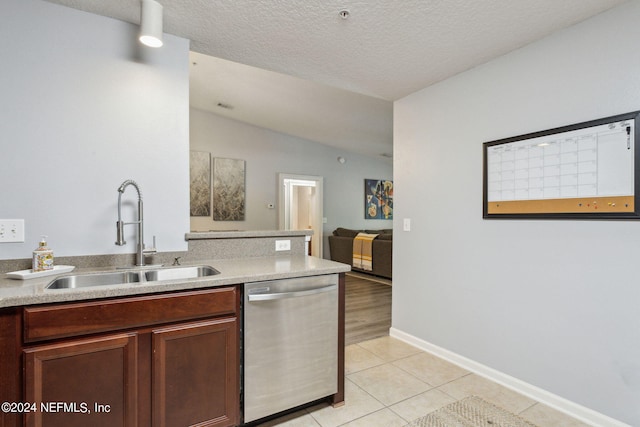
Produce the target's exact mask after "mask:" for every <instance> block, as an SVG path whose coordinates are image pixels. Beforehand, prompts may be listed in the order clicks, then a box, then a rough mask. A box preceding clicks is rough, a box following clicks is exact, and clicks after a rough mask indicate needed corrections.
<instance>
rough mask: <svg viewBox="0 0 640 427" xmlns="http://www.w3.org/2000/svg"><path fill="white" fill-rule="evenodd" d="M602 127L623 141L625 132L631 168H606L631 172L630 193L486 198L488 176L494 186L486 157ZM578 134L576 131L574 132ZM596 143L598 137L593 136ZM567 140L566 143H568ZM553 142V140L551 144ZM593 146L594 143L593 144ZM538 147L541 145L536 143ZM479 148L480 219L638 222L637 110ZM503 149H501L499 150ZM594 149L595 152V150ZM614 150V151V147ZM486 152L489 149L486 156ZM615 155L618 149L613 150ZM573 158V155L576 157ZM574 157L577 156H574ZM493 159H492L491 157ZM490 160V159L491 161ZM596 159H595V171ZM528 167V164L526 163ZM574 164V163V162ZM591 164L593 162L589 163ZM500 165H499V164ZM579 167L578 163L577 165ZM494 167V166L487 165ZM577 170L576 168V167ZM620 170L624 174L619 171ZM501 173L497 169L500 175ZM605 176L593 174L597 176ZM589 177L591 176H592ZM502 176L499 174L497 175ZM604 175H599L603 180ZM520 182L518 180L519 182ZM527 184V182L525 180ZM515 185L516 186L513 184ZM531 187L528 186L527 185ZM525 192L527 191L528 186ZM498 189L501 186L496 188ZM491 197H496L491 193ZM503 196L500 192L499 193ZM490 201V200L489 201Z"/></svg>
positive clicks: (639, 121) (639, 134) (639, 137)
mask: <svg viewBox="0 0 640 427" xmlns="http://www.w3.org/2000/svg"><path fill="white" fill-rule="evenodd" d="M629 123H631V124H629ZM604 125H606V126H607V128H608V129H611V130H612V131H611V132H612V133H614V132H616V128H615V127H616V126H618V129H617V131H618V132H619V133H620V134H619V135H621V136H617V138H621V137H622V138H623V137H624V134H625V133H626V135H627V137H626V144H627V149H629V150H632V152H631V153H630V156H631V159H629V161H632V162H633V165H632V166H630V167H626V168H620V170H616V168H610V169H608V170H607V173H611V174H622V173H627V174H628V173H632V174H633V177H632V178H630V181H629V182H632V183H633V189H632V191H630V192H629V193H630V194H625V195H620V196H616V195H602V196H600V195H588V196H579V197H562V196H561V197H558V198H549V199H545V198H542V199H534V198H529V199H526V200H525V199H519V198H517V197H514V198H513V199H507V200H497V199H495V198H491V197H490V196H489V193H490V191H489V190H490V189H489V179H490V178H489V175H490V174H491V175H492V178H491V179H492V181H491V183H492V186H494V187H497V186H498V185H497V184H495V182H496V181H495V176H496V175H495V171H493V170H492V171H491V172H490V171H489V168H490V166H489V165H488V162H489V158H488V157H489V156H496V155H497V154H495V153H497V152H498V151H499V150H501V149H502V150H508V149H513V150H516V149H525V147H524V145H525V144H527V143H530V144H529V148H528V149H531V148H532V146H533V145H535V142H534V141H529V140H534V139H538V140H544V138H549V137H553V138H555V136H556V135H557V137H558V141H562V138H563V135H562V134H567V135H574V134H579V132H588V131H589V128H596V127H598V129H603V127H602V126H604ZM574 131H579V132H574ZM595 138H596V140H597V138H599V136H596V137H595ZM569 140H570V138H567V139H566V141H569ZM554 142H555V141H554ZM596 144H597V142H596ZM537 145H538V146H542V145H545V144H537ZM546 145H549V144H546ZM482 146H483V156H482V158H483V160H482V161H483V215H482V216H483V218H484V219H574V220H575V219H606V220H618V219H621V220H637V219H640V203H639V202H640V198H639V192H640V157H639V156H640V111H634V112H630V113H625V114H619V115H615V116H610V117H606V118H602V119H597V120H591V121H587V122H582V123H577V124H572V125H568V126H562V127H558V128H554V129H548V130H544V131H540V132H533V133H528V134H524V135H519V136H514V137H510V138H504V139H499V140H495V141H488V142H484V143H483V144H482ZM499 146H504V147H499ZM597 149H598V148H597V147H596V151H597ZM616 149H617V148H616ZM489 150H492V151H491V153H489ZM617 152H618V153H619V152H620V150H618V151H617ZM596 155H597V154H596ZM576 156H577V154H576ZM576 158H577V157H576ZM492 159H495V157H492ZM492 161H493V160H492ZM598 161H599V158H597V159H596V160H595V163H596V168H597V164H598ZM529 162H530V163H529V164H531V161H529ZM576 162H578V160H576ZM592 163H593V162H592ZM502 164H504V163H501V165H502ZM577 164H579V163H577ZM491 167H492V168H494V167H495V166H494V163H492V164H491ZM576 167H578V166H576ZM622 169H624V171H623V170H622ZM531 171H532V169H528V170H527V173H530V172H531ZM501 173H502V170H501V169H500V174H501ZM600 173H603V174H604V173H605V172H601V171H599V170H598V171H597V173H596V175H597V174H600ZM592 175H593V174H592ZM500 176H502V175H500ZM604 178H606V175H604V176H603V179H604ZM596 179H600V175H597V178H596ZM521 182H522V181H521ZM529 182H531V181H529ZM516 185H517V184H516ZM529 185H531V184H529ZM528 188H529V189H528V190H527V191H530V190H531V189H530V187H528ZM500 190H502V187H500ZM491 194H492V195H495V194H497V193H496V192H492V193H491ZM501 194H504V193H501ZM490 199H491V200H490Z"/></svg>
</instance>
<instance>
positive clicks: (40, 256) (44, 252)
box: [33, 236, 53, 273]
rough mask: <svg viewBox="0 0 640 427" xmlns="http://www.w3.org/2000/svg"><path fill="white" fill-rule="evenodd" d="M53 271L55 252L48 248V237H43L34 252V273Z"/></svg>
mask: <svg viewBox="0 0 640 427" xmlns="http://www.w3.org/2000/svg"><path fill="white" fill-rule="evenodd" d="M47 270H53V251H52V250H51V249H49V247H48V246H47V236H42V240H41V241H40V244H39V245H38V247H37V248H36V249H35V250H34V251H33V272H34V273H35V272H38V271H47Z"/></svg>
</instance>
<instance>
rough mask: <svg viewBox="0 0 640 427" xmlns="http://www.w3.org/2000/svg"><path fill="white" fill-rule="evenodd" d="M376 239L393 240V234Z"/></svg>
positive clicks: (379, 236)
mask: <svg viewBox="0 0 640 427" xmlns="http://www.w3.org/2000/svg"><path fill="white" fill-rule="evenodd" d="M376 239H377V240H393V234H391V233H383V234H379V235H378V237H377V238H376Z"/></svg>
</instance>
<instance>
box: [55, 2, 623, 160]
mask: <svg viewBox="0 0 640 427" xmlns="http://www.w3.org/2000/svg"><path fill="white" fill-rule="evenodd" d="M49 1H51V2H53V3H59V4H63V5H67V6H70V7H74V8H76V9H81V10H85V11H88V12H92V13H97V14H100V15H104V16H109V17H112V18H116V19H120V20H124V21H128V22H132V23H138V22H139V17H140V5H139V1H138V0H109V1H105V0H49ZM159 1H160V3H161V4H162V5H163V6H164V31H165V32H167V33H170V34H175V35H178V36H181V37H185V38H188V39H190V40H191V50H192V51H194V52H197V53H200V54H205V55H209V56H212V57H215V58H205V57H203V56H200V55H192V62H196V63H197V64H198V65H196V66H192V91H191V94H192V103H197V104H195V105H194V107H196V108H201V109H205V110H209V111H213V112H215V113H216V114H221V115H226V116H228V117H232V118H235V119H237V120H241V121H245V122H248V123H252V124H255V125H257V126H262V127H266V128H270V129H274V130H277V131H280V132H284V133H290V134H292V135H296V136H300V137H303V138H307V139H311V140H316V141H319V142H323V143H329V144H330V145H336V146H344V144H345V142H346V144H347V146H346V147H345V148H347V149H351V150H354V151H359V152H365V153H367V154H373V155H378V154H380V153H382V152H390V151H391V145H392V130H391V129H392V104H391V101H393V100H396V99H399V98H401V97H403V96H406V95H408V94H410V93H412V92H415V91H417V90H419V89H422V88H424V87H426V86H429V85H431V84H433V83H435V82H438V81H440V80H443V79H446V78H447V77H450V76H452V75H455V74H457V73H460V72H462V71H464V70H467V69H470V68H472V67H474V66H477V65H479V64H482V63H485V62H487V61H489V60H491V59H493V58H495V57H498V56H500V55H503V54H505V53H507V52H509V51H512V50H514V49H517V48H519V47H522V46H524V45H526V44H528V43H531V42H533V41H535V40H538V39H540V38H543V37H545V36H547V35H549V34H551V33H553V32H554V31H557V30H560V29H562V28H565V27H568V26H570V25H573V24H575V23H577V22H580V21H582V20H584V19H586V18H589V17H590V16H593V15H595V14H598V13H600V12H602V11H604V10H606V9H609V8H611V7H614V6H616V5H618V4H620V3H623V0H561V1H558V0H535V1H530V0H483V1H470V0H402V1H389V0H369V1H365V0H359V1H358V0H351V1H349V0H325V1H309V0H218V1H214V0H159ZM344 9H346V10H348V11H349V12H350V14H349V17H348V19H342V18H341V17H340V15H339V12H340V11H341V10H344ZM223 60H226V61H223ZM247 66H251V67H256V68H258V69H257V70H252V69H251V67H247ZM196 69H197V70H196ZM216 70H222V71H221V72H220V73H219V74H216ZM265 70H269V71H265ZM273 72H276V73H281V74H284V75H283V76H279V75H277V74H276V73H273ZM203 76H206V78H204V77H203ZM287 76H293V78H287ZM216 79H218V80H221V79H224V81H217V80H216ZM302 80H307V82H305V81H302ZM249 84H250V85H252V86H251V87H253V92H254V94H255V93H258V92H260V93H263V98H262V100H258V99H257V97H258V96H257V95H256V97H255V98H252V97H251V93H250V92H251V90H250V87H249ZM201 85H202V86H201ZM194 88H195V89H196V91H195V92H197V93H198V94H200V93H206V94H207V96H210V97H211V100H209V101H207V100H206V99H200V96H198V97H197V98H194V97H193V95H194ZM234 88H235V89H234ZM222 91H224V93H222ZM235 94H237V95H238V96H237V97H235ZM254 101H258V102H256V103H255V104H256V105H251V104H252V103H253V102H254ZM218 102H223V103H228V104H231V105H233V106H234V107H235V108H234V109H233V110H227V111H226V112H221V111H220V108H218V107H216V106H217V104H218ZM260 106H262V109H261V108H259V107H260ZM265 108H268V110H265ZM305 112H306V113H305ZM278 114H280V115H278ZM348 116H353V117H351V118H350V117H348ZM341 132H342V133H341Z"/></svg>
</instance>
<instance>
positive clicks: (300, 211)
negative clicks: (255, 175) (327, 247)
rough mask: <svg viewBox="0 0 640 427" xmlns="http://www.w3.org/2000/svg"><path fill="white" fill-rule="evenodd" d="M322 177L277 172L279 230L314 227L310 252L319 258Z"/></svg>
mask: <svg viewBox="0 0 640 427" xmlns="http://www.w3.org/2000/svg"><path fill="white" fill-rule="evenodd" d="M322 182H323V178H322V177H321V176H311V175H291V174H286V173H279V174H278V188H279V191H278V193H279V194H278V196H279V198H278V199H279V206H278V208H279V209H278V217H279V226H280V230H313V236H311V245H310V247H311V255H313V256H316V257H318V258H322V223H323V222H322V215H323V211H322V200H323V195H322Z"/></svg>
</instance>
